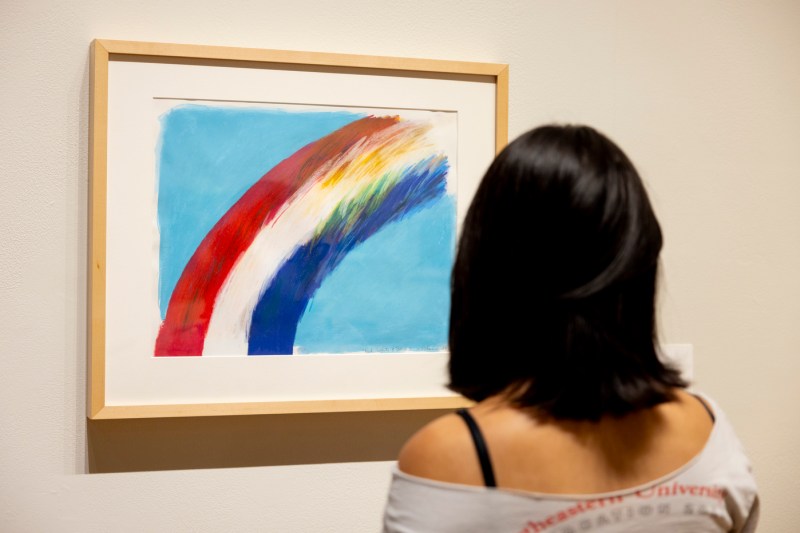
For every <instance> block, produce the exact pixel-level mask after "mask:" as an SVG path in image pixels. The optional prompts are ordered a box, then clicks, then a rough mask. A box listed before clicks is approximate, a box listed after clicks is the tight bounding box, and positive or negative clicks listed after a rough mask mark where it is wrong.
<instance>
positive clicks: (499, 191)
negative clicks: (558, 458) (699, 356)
mask: <svg viewBox="0 0 800 533" xmlns="http://www.w3.org/2000/svg"><path fill="white" fill-rule="evenodd" d="M661 245H662V237H661V229H660V227H659V224H658V220H657V219H656V216H655V214H654V212H653V209H652V207H651V205H650V200H649V199H648V196H647V192H646V191H645V188H644V185H643V183H642V180H641V178H640V177H639V174H638V173H637V172H636V169H635V168H634V166H633V164H632V163H631V162H630V160H629V159H628V157H627V156H626V155H625V154H624V153H623V152H622V150H621V149H620V148H619V147H617V145H616V144H614V143H613V142H612V141H611V140H609V139H608V138H607V137H605V136H604V135H602V134H601V133H599V132H598V131H596V130H594V129H592V128H590V127H587V126H558V125H549V126H543V127H540V128H536V129H534V130H531V131H529V132H527V133H525V134H523V135H522V136H520V137H519V138H517V139H516V140H515V141H514V142H512V143H511V144H509V145H508V146H507V147H506V148H505V149H504V150H503V151H502V152H501V153H500V154H499V155H498V156H497V157H496V158H495V160H494V162H493V163H492V164H491V166H490V167H489V169H488V171H487V172H486V175H485V176H484V177H483V180H482V181H481V184H480V186H479V187H478V190H477V192H476V194H475V197H474V199H473V201H472V204H471V206H470V208H469V211H468V212H467V216H466V219H465V221H464V225H463V228H462V233H461V237H460V240H459V245H458V252H457V256H456V261H455V266H454V268H453V275H452V280H451V283H452V286H451V310H450V333H449V335H450V336H449V344H450V363H449V371H450V383H449V387H450V389H452V390H453V391H456V392H459V393H461V394H463V395H464V396H466V397H467V398H470V399H472V400H476V401H480V400H483V399H485V398H488V397H490V396H494V395H497V394H503V395H506V397H507V398H508V399H510V400H511V401H512V402H513V403H514V404H515V405H518V406H521V407H536V408H537V409H538V410H539V411H540V412H541V413H542V414H543V415H546V416H550V417H553V418H556V419H571V420H598V419H599V418H600V417H602V416H603V415H612V416H622V415H624V414H626V413H630V412H633V411H636V410H639V409H642V408H646V407H651V406H654V405H657V404H659V403H663V402H665V401H669V400H671V399H673V398H674V394H673V391H674V388H676V387H686V385H687V384H686V382H685V381H684V380H683V379H682V378H681V377H680V375H679V373H678V371H677V370H675V369H674V368H672V367H671V366H669V365H667V364H665V363H663V362H661V361H660V360H659V358H658V355H657V348H656V345H657V342H656V339H657V334H656V325H655V293H656V279H657V272H658V257H659V253H660V251H661Z"/></svg>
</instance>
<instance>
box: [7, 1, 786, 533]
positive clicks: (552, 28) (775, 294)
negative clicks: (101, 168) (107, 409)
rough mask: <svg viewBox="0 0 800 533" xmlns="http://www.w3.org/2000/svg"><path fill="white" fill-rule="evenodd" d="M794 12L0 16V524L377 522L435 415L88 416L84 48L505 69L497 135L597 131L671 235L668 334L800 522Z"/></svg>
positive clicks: (533, 8)
mask: <svg viewBox="0 0 800 533" xmlns="http://www.w3.org/2000/svg"><path fill="white" fill-rule="evenodd" d="M798 27H800V3H797V2H796V1H794V0H785V1H778V0H764V1H760V2H723V1H718V0H714V1H712V0H701V1H697V0H653V1H649V2H641V1H639V0H627V1H622V0H619V1H599V2H583V1H575V0H566V1H565V0H562V1H558V2H552V1H527V0H519V1H511V0H501V1H495V2H485V1H479V0H458V1H456V0H442V1H438V2H405V1H395V2H381V1H374V0H343V1H342V2H319V1H311V0H295V1H293V2H276V1H272V0H268V1H261V2H253V1H246V0H232V1H230V2H213V1H210V0H193V1H191V2H189V1H185V0H181V1H167V2H156V1H155V0H137V1H136V2H133V1H128V0H125V1H120V2H100V1H97V0H79V1H76V2H54V1H49V2H48V1H44V0H28V1H25V2H13V1H11V0H3V1H2V2H0V46H1V47H2V48H1V50H2V54H0V73H2V75H0V94H1V95H2V100H0V117H2V121H1V122H0V153H2V157H0V176H2V184H3V191H2V195H0V206H1V207H0V227H1V228H2V231H0V305H1V306H2V307H1V308H2V310H3V311H2V316H3V319H2V320H0V384H1V385H0V428H2V429H0V531H9V532H28V531H31V532H38V531H85V532H101V531H112V530H113V531H120V532H124V531H193V532H198V531H209V532H216V531H277V532H283V531H292V532H293V531H299V532H304V531H331V532H347V533H352V532H361V531H363V532H368V531H376V530H377V529H378V528H379V522H380V516H381V511H382V506H383V502H384V497H385V492H386V488H387V486H388V482H389V471H390V467H391V459H392V458H393V457H394V456H395V454H396V453H397V450H398V449H399V446H400V445H401V444H402V442H403V440H404V439H405V438H406V437H407V436H408V435H409V434H411V433H412V432H413V431H414V430H415V429H416V428H417V427H419V426H420V425H421V424H423V423H424V422H426V421H427V420H429V419H430V418H431V417H433V416H435V415H437V414H438V413H414V412H401V413H391V414H381V413H354V414H341V415H293V416H289V415H286V416H275V417H227V418H218V419H214V418H200V419H184V420H140V421H133V422H131V421H113V422H102V423H92V424H87V422H86V420H85V414H84V413H85V400H84V390H85V368H86V366H85V359H84V358H85V350H86V343H87V340H86V318H85V317H86V275H85V271H86V268H87V262H86V252H85V250H86V246H87V237H86V235H87V203H86V199H87V152H88V131H87V129H88V126H87V123H88V92H89V70H88V68H89V54H88V52H89V44H90V42H91V40H92V39H93V38H109V39H129V40H143V41H159V42H181V43H198V44H218V45H232V46H245V47H260V48H278V49H291V50H311V51H332V52H343V53H359V54H372V55H394V56H409V57H425V58H438V59H454V60H471V61H488V62H503V63H509V64H510V66H511V67H510V68H511V70H510V72H511V84H510V110H511V112H510V121H509V122H510V127H509V129H510V134H511V136H512V137H513V136H514V135H516V134H519V133H521V132H523V131H524V130H526V129H528V128H529V127H532V126H534V125H537V124H540V123H543V122H549V121H559V122H565V121H574V122H585V123H589V124H592V125H594V126H596V127H598V128H600V129H601V130H603V131H605V132H606V133H608V134H609V135H610V136H611V137H612V138H614V139H615V140H617V141H618V142H619V144H620V145H621V146H622V147H623V148H624V149H625V150H626V151H627V152H628V153H629V154H630V156H631V157H632V159H633V160H634V162H635V163H636V164H637V165H638V166H639V168H640V170H641V173H642V174H643V176H644V177H645V180H646V181H647V183H648V186H649V189H650V191H651V194H652V198H653V201H654V204H655V207H656V210H657V213H658V214H659V216H660V217H661V220H662V224H663V227H664V232H665V237H666V245H665V250H664V257H663V265H664V274H663V279H662V289H663V290H662V297H661V310H662V318H661V326H662V337H663V339H664V341H665V342H669V343H692V344H693V345H694V356H695V369H694V370H695V376H696V386H697V387H698V388H700V389H703V390H705V391H706V392H708V393H709V394H711V395H712V396H714V397H715V398H716V399H717V400H718V401H719V402H720V403H721V405H722V406H724V408H725V409H726V411H727V413H728V415H729V416H730V418H732V419H733V422H734V424H735V425H736V427H737V428H738V431H739V433H740V435H741V437H742V440H743V442H744V444H745V446H746V448H747V450H748V451H749V453H750V455H751V457H752V459H753V463H754V467H755V470H756V474H757V476H758V479H759V482H760V486H761V489H762V498H763V520H762V524H763V527H762V530H763V531H769V532H789V531H794V530H795V529H796V524H797V523H798V521H800V510H798V506H797V505H796V501H795V500H796V496H797V494H800V453H798V451H797V445H796V443H797V442H798V441H800V417H798V416H797V414H796V413H795V409H796V408H797V406H800V387H798V386H797V384H796V381H797V379H798V376H800V357H798V346H800V328H798V326H797V324H798V323H800V304H798V300H799V299H800V277H798V275H797V274H798V272H800V208H798V200H797V199H798V198H800V170H798V169H800V149H798V146H800V32H798V31H797V28H798Z"/></svg>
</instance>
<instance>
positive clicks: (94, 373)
mask: <svg viewBox="0 0 800 533" xmlns="http://www.w3.org/2000/svg"><path fill="white" fill-rule="evenodd" d="M91 57H92V67H91V78H92V79H91V112H92V117H91V121H90V124H91V131H90V135H91V142H90V147H91V155H90V174H91V187H90V193H91V206H90V224H89V225H90V232H91V235H90V239H89V240H90V298H89V299H90V306H89V315H90V316H89V324H90V343H89V365H88V367H89V379H88V383H89V401H88V411H89V412H88V415H89V417H90V418H94V419H103V418H136V417H170V416H209V415H234V414H265V413H302V412H327V411H361V410H390V409H426V408H448V407H456V406H459V405H463V404H464V403H465V400H463V399H461V398H460V397H458V396H456V395H454V394H453V393H451V392H449V391H447V389H445V387H444V385H443V384H444V383H445V380H446V372H445V369H446V361H447V322H448V315H449V276H450V268H451V264H452V261H453V257H454V253H455V244H456V236H457V234H458V230H459V224H460V221H461V220H462V219H463V217H464V215H465V213H466V209H467V207H468V205H469V202H470V200H471V198H472V195H473V194H474V191H475V190H476V188H477V185H478V183H479V181H480V178H481V176H482V175H483V172H484V171H485V170H486V168H487V166H488V165H489V164H490V163H491V161H492V159H493V157H494V155H495V154H496V152H497V151H498V150H500V149H501V148H502V147H503V146H504V145H505V143H506V141H507V102H508V67H507V65H501V64H489V63H471V62H455V61H440V60H422V59H403V58H390V57H374V56H357V55H339V54H323V53H307V52H295V51H278V50H257V49H244V48H226V47H213V46H195V45H176V44H157V43H143V42H129V41H109V40H96V41H94V42H93V44H92V51H91Z"/></svg>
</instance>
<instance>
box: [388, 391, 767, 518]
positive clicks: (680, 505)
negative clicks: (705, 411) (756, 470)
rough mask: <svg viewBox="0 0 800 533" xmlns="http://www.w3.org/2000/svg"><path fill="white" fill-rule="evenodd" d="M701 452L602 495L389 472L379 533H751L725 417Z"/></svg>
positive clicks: (741, 461)
mask: <svg viewBox="0 0 800 533" xmlns="http://www.w3.org/2000/svg"><path fill="white" fill-rule="evenodd" d="M701 397H702V398H703V399H704V400H705V401H706V403H707V404H708V405H709V406H710V407H711V410H712V411H713V413H714V416H715V422H714V427H713V429H712V430H711V434H710V436H709V438H708V441H707V442H706V444H705V446H704V447H703V449H702V450H701V451H700V453H698V454H697V455H696V456H695V457H694V458H693V459H692V460H691V461H690V462H688V463H687V464H685V465H684V466H683V467H681V468H679V469H678V470H676V471H674V472H672V473H670V474H668V475H666V476H664V477H662V478H660V479H657V480H654V481H652V482H650V483H646V484H644V485H640V486H638V487H633V488H630V489H626V490H620V491H616V492H609V493H602V494H588V495H563V494H541V493H531V492H524V491H517V490H507V489H503V488H486V487H476V486H471V485H461V484H456V483H444V482H440V481H434V480H430V479H425V478H420V477H416V476H412V475H409V474H406V473H405V472H402V471H400V470H399V469H397V467H396V466H395V468H394V471H393V476H392V484H391V488H390V490H389V499H388V502H387V504H386V510H385V514H384V523H383V531H384V533H471V532H482V533H493V532H503V533H506V532H507V533H539V532H547V533H579V532H584V531H587V532H612V531H613V532H632V531H646V532H648V533H661V532H665V533H666V532H670V533H674V532H691V533H706V532H708V533H711V532H713V533H719V532H737V533H738V532H745V533H749V532H752V531H755V526H756V523H757V521H758V496H757V488H756V483H755V479H754V477H753V473H752V470H751V467H750V462H749V460H748V458H747V456H746V455H745V453H744V449H743V447H742V445H741V443H740V441H739V439H738V438H737V436H736V434H735V432H734V430H733V427H732V426H731V424H730V422H729V421H728V419H727V417H726V416H725V414H724V413H723V412H722V411H721V410H720V409H719V408H718V407H717V405H716V404H715V403H714V402H713V401H712V400H711V399H709V398H707V397H706V396H701Z"/></svg>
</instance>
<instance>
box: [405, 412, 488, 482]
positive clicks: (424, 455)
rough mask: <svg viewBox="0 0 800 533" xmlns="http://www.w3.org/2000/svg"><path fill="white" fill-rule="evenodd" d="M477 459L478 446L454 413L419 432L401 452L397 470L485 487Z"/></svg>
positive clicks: (434, 478) (422, 476)
mask: <svg viewBox="0 0 800 533" xmlns="http://www.w3.org/2000/svg"><path fill="white" fill-rule="evenodd" d="M474 456H475V446H474V444H473V441H472V437H471V436H470V434H469V430H468V429H467V426H466V425H465V423H464V421H463V420H462V419H461V418H460V417H459V416H458V415H456V414H455V413H451V414H447V415H445V416H442V417H440V418H437V419H435V420H433V421H432V422H430V423H428V424H427V425H425V426H424V427H423V428H422V429H420V430H419V431H417V432H416V433H415V434H414V435H413V436H412V437H411V438H410V439H409V440H408V442H406V444H405V445H404V446H403V448H402V450H401V451H400V455H399V457H398V459H397V467H398V469H399V470H401V471H402V472H405V473H406V474H411V475H412V476H417V477H421V478H427V479H433V480H437V481H446V482H451V483H461V484H465V485H483V479H482V477H481V472H480V469H479V468H478V465H477V463H475V459H474Z"/></svg>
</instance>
